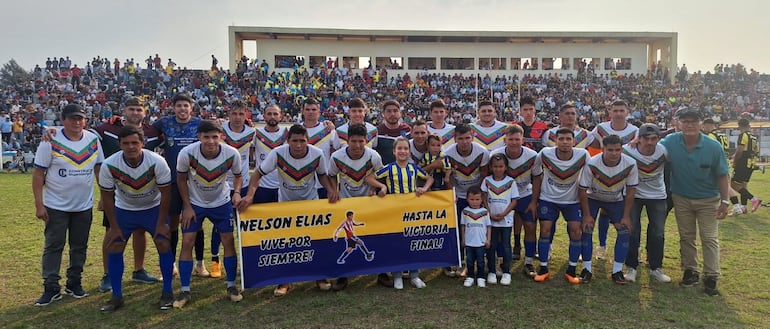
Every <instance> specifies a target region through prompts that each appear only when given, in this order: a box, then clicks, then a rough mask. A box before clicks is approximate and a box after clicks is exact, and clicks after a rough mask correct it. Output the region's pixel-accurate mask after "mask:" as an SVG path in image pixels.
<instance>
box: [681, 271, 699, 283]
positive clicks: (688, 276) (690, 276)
mask: <svg viewBox="0 0 770 329" xmlns="http://www.w3.org/2000/svg"><path fill="white" fill-rule="evenodd" d="M699 281H700V274H699V273H698V272H697V271H693V270H684V276H683V277H682V282H679V285H680V286H682V287H692V286H694V285H696V284H698V282H699Z"/></svg>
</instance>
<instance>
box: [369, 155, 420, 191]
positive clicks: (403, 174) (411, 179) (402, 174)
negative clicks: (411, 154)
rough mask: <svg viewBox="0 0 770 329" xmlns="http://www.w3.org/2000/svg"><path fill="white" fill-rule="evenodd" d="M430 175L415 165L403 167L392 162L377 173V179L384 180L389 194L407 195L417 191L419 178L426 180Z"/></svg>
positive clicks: (408, 164)
mask: <svg viewBox="0 0 770 329" xmlns="http://www.w3.org/2000/svg"><path fill="white" fill-rule="evenodd" d="M426 177H428V174H427V173H426V172H425V171H424V170H422V169H421V168H420V167H419V166H417V165H416V164H414V163H411V162H409V163H407V164H406V166H404V167H401V166H399V165H398V163H397V162H391V163H389V164H387V165H386V166H384V167H382V169H380V170H378V171H377V179H384V180H385V186H386V187H387V189H388V193H389V194H407V193H412V192H414V191H416V190H417V178H421V179H425V178H426Z"/></svg>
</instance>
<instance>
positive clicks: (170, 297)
mask: <svg viewBox="0 0 770 329" xmlns="http://www.w3.org/2000/svg"><path fill="white" fill-rule="evenodd" d="M172 308H174V293H173V292H164V293H162V294H161V295H160V309H161V310H163V311H165V310H170V309H172Z"/></svg>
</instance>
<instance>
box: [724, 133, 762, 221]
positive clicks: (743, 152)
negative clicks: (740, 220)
mask: <svg viewBox="0 0 770 329" xmlns="http://www.w3.org/2000/svg"><path fill="white" fill-rule="evenodd" d="M738 129H739V130H740V131H741V134H740V135H738V142H737V143H736V145H737V146H736V147H735V154H733V170H734V171H733V178H732V181H731V182H730V187H732V188H733V190H735V191H737V192H738V194H740V195H741V202H740V203H738V197H737V196H733V197H731V198H730V200H731V201H732V204H733V208H734V212H735V214H745V213H746V211H747V210H746V206H747V205H748V204H749V201H751V212H755V211H757V209H759V206H760V205H761V204H762V200H761V199H759V198H757V197H755V196H754V195H753V194H751V192H749V190H748V184H749V180H751V173H752V172H754V158H755V157H756V156H758V155H759V144H757V137H756V136H754V135H752V134H751V127H750V126H749V120H748V119H746V118H741V119H740V120H738Z"/></svg>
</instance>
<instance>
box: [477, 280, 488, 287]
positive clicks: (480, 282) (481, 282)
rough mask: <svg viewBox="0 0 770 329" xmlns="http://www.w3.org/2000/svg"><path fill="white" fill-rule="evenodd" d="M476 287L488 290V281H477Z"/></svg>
mask: <svg viewBox="0 0 770 329" xmlns="http://www.w3.org/2000/svg"><path fill="white" fill-rule="evenodd" d="M476 285H477V286H479V288H486V287H487V280H484V279H476Z"/></svg>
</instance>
